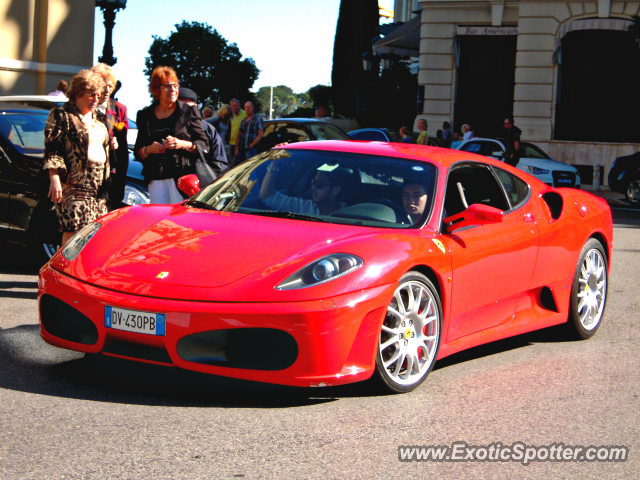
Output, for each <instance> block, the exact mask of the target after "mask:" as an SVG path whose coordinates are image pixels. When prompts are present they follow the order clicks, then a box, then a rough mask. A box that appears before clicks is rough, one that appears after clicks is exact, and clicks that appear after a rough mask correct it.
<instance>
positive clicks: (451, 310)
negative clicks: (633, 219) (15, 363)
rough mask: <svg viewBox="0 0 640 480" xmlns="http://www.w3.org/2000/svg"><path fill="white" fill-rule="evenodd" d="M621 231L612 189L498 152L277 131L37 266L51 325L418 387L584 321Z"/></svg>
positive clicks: (184, 354) (307, 378)
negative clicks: (455, 365)
mask: <svg viewBox="0 0 640 480" xmlns="http://www.w3.org/2000/svg"><path fill="white" fill-rule="evenodd" d="M191 180H192V179H191ZM191 180H190V179H189V178H185V179H183V189H187V188H189V187H191V188H192V189H193V191H194V192H196V191H197V190H198V188H197V186H196V185H195V184H194V183H193V182H192V181H191ZM612 250H613V233H612V220H611V211H610V209H609V207H608V205H607V204H606V203H604V202H603V201H602V200H601V199H598V198H596V197H594V196H592V195H590V194H588V193H585V192H582V191H579V190H575V189H563V188H557V189H556V188H551V187H549V186H547V185H545V184H543V183H541V182H540V181H538V180H536V179H535V178H534V177H532V176H530V175H528V174H526V173H524V172H523V171H521V170H518V169H515V168H511V167H510V166H508V165H505V164H503V163H501V162H497V161H494V160H492V159H489V158H486V157H480V156H477V155H474V154H470V153H466V152H459V151H453V150H445V149H439V148H431V147H424V146H418V145H408V144H406V145H405V144H393V143H374V142H372V143H366V142H338V141H326V142H308V143H298V144H295V145H284V146H281V147H277V148H274V149H272V150H270V151H267V152H264V153H262V154H260V155H258V156H256V157H254V158H252V159H249V160H247V161H246V162H244V163H242V164H241V165H238V166H237V167H235V168H233V169H232V170H230V171H228V172H227V173H226V174H225V175H223V176H222V177H221V178H220V179H218V180H217V181H216V182H214V183H213V184H211V185H210V186H208V187H207V188H205V189H203V190H202V191H197V193H195V194H194V195H193V196H191V197H190V198H189V199H188V200H186V201H184V202H183V203H181V204H177V205H139V206H134V207H129V208H125V209H121V210H117V211H114V212H111V213H109V214H107V215H105V216H104V217H102V218H100V219H99V220H97V221H96V222H95V223H92V224H90V225H88V226H87V227H85V228H84V229H82V230H81V231H80V232H78V233H77V234H76V235H75V236H74V237H73V238H72V239H71V240H70V241H69V242H68V243H67V244H66V245H65V246H64V247H63V248H62V249H61V250H60V251H59V252H58V253H57V254H56V255H55V256H54V257H53V258H52V259H51V261H50V262H49V263H48V264H47V265H45V266H44V267H43V268H42V270H41V272H40V284H39V306H40V319H41V326H42V328H41V335H42V338H44V340H45V341H46V342H48V343H50V344H51V345H55V346H58V347H63V348H67V349H71V350H76V351H80V352H90V353H101V354H103V355H109V356H114V357H120V358H125V359H129V360H131V361H137V362H147V363H153V364H159V365H165V366H167V367H174V368H182V369H186V370H193V371H198V372H203V373H208V374H213V375H219V376H226V377H234V378H238V379H245V380H252V381H259V382H267V383H273V384H282V385H291V386H302V387H305V386H306V387H308V386H329V385H339V384H346V383H351V382H359V381H362V380H366V379H368V378H370V377H371V376H373V375H375V376H377V377H378V378H379V380H380V381H381V383H382V385H383V386H386V387H387V388H388V389H390V390H391V391H393V392H408V391H411V390H413V389H414V388H416V387H417V386H418V385H420V384H421V383H422V382H423V381H424V380H425V378H426V377H427V375H428V373H429V372H430V371H431V369H432V368H433V366H434V363H435V362H436V361H437V360H438V359H440V358H443V357H446V356H448V355H451V354H453V353H455V352H458V351H461V350H464V349H467V348H470V347H474V346H476V345H480V344H484V343H487V342H491V341H494V340H498V339H502V338H505V337H510V336H513V335H518V334H522V333H525V332H529V331H532V330H536V329H541V328H545V327H549V326H551V325H557V324H562V323H567V326H568V328H570V329H571V330H572V331H573V332H574V334H575V335H576V336H577V337H579V338H582V339H586V338H589V337H591V336H592V335H593V334H594V333H595V332H596V330H597V329H598V327H599V325H600V323H601V321H602V317H603V314H604V309H605V303H606V297H607V282H608V273H609V269H610V266H611V253H612Z"/></svg>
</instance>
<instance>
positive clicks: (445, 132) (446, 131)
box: [442, 122, 454, 148]
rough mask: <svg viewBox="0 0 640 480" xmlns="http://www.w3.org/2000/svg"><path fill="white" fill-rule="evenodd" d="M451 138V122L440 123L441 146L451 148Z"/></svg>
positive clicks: (452, 138) (452, 136) (452, 137)
mask: <svg viewBox="0 0 640 480" xmlns="http://www.w3.org/2000/svg"><path fill="white" fill-rule="evenodd" d="M453 140H454V135H453V130H452V129H451V124H450V123H449V122H444V123H443V124H442V148H451V144H452V143H453Z"/></svg>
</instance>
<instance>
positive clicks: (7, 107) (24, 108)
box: [0, 98, 49, 113]
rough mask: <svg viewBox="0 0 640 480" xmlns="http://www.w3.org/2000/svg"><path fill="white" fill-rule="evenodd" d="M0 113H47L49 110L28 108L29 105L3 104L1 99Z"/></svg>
mask: <svg viewBox="0 0 640 480" xmlns="http://www.w3.org/2000/svg"><path fill="white" fill-rule="evenodd" d="M0 111H2V112H5V113H18V112H29V113H39V112H42V113H49V110H47V109H46V108H38V107H32V106H29V105H16V104H15V103H7V102H3V101H2V98H0Z"/></svg>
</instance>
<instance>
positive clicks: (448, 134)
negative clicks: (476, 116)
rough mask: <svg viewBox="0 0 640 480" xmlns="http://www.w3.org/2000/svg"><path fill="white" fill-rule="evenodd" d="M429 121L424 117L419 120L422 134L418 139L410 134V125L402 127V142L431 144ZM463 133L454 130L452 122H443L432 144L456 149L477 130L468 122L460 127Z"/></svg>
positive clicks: (472, 136) (473, 135)
mask: <svg viewBox="0 0 640 480" xmlns="http://www.w3.org/2000/svg"><path fill="white" fill-rule="evenodd" d="M427 127H428V124H427V121H426V120H425V119H424V118H421V119H420V120H418V129H419V130H420V134H419V135H418V139H417V140H414V139H413V138H412V137H411V135H410V134H409V133H410V132H409V128H408V127H402V128H401V129H400V136H401V137H402V143H415V144H418V145H429V134H428V133H427ZM460 130H461V133H462V135H460V134H458V132H454V131H453V129H452V128H451V124H450V123H449V122H443V124H442V130H438V131H437V132H436V137H435V138H434V139H433V141H432V145H433V146H436V147H442V148H453V149H455V148H456V147H457V146H459V145H460V144H461V143H462V142H466V141H467V140H470V139H472V138H474V137H475V132H474V130H473V127H471V125H467V124H466V123H465V124H464V125H462V128H461V129H460Z"/></svg>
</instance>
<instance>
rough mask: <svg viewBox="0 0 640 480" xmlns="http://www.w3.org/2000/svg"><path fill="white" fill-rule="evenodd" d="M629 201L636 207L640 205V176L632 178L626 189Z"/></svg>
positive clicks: (625, 193) (625, 194) (625, 192)
mask: <svg viewBox="0 0 640 480" xmlns="http://www.w3.org/2000/svg"><path fill="white" fill-rule="evenodd" d="M624 196H625V197H626V198H627V202H629V203H630V204H631V205H633V206H635V207H640V177H636V178H633V179H631V181H630V182H629V185H627V188H626V189H625V191H624Z"/></svg>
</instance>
